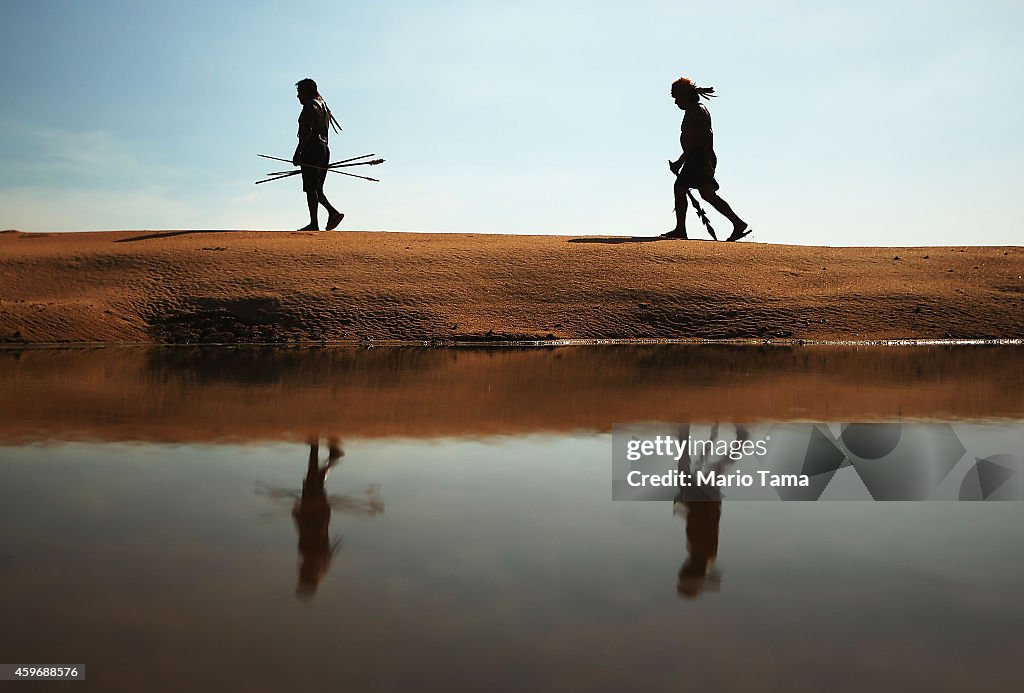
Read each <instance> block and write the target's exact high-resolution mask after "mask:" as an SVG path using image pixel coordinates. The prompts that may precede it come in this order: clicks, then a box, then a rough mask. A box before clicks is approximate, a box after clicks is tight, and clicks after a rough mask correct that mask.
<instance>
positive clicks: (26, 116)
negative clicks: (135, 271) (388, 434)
mask: <svg viewBox="0 0 1024 693" xmlns="http://www.w3.org/2000/svg"><path fill="white" fill-rule="evenodd" d="M306 6H307V7H308V10H305V11H302V12H300V11H299V10H298V9H296V6H295V5H294V4H291V3H283V2H282V3H253V2H216V3H209V2H201V3H200V2H176V3H168V2H148V1H142V0H134V1H131V2H113V1H108V0H93V1H90V2H82V1H78V2H57V1H53V0H35V1H33V2H27V1H26V2H17V1H14V0H4V1H3V4H2V5H0V61H2V65H3V68H2V69H3V73H2V89H3V94H4V98H3V100H2V101H0V152H2V154H0V161H2V163H3V166H2V168H0V228H18V229H22V230H26V231H50V230H77V229H87V230H93V229H97V230H99V229H172V228H250V229H294V228H297V227H299V226H302V225H303V224H304V223H305V217H306V213H305V206H304V204H305V201H304V197H303V194H302V192H301V186H300V183H299V181H298V180H297V178H291V179H288V180H287V181H282V182H272V183H266V184H263V185H259V186H255V185H253V182H254V181H256V180H258V179H260V178H262V177H263V175H262V174H264V173H266V172H268V171H273V170H280V168H288V166H287V164H282V165H281V166H280V167H278V166H277V165H275V164H273V163H272V162H266V161H264V160H261V159H258V158H257V157H256V154H257V153H266V154H272V155H277V156H282V157H290V155H291V152H292V150H293V149H294V145H295V128H296V122H295V121H296V118H297V117H298V109H299V106H298V102H297V101H296V100H295V97H294V86H293V85H294V83H295V82H296V81H297V80H298V79H300V78H302V77H306V76H310V77H313V78H314V79H316V80H317V81H318V82H319V84H320V87H321V92H322V93H323V94H324V96H325V98H326V99H327V101H328V103H329V104H330V105H331V107H332V109H333V110H334V112H335V115H336V116H337V117H338V119H339V120H340V121H341V123H342V126H343V127H344V132H343V133H341V135H335V136H333V137H332V142H331V149H332V154H333V157H332V158H333V159H335V160H337V159H341V158H344V157H346V156H353V155H358V154H365V153H371V152H372V153H376V154H378V155H379V156H382V157H384V158H386V159H387V160H388V162H387V164H385V165H384V166H379V167H376V168H373V169H366V171H367V172H373V173H372V174H373V175H377V177H379V178H381V179H382V182H381V183H368V182H364V181H358V180H353V179H348V178H344V177H342V176H334V175H332V176H331V178H330V180H329V182H328V186H327V193H328V195H329V197H330V198H331V200H332V201H333V202H334V203H335V205H336V206H338V207H339V208H341V209H342V210H343V211H345V212H346V213H347V214H348V217H347V218H346V221H345V224H344V226H343V227H342V228H349V229H382V230H396V231H398V230H402V231H460V232H504V233H544V234H547V233H563V234H625V235H653V234H656V233H660V232H662V231H665V230H668V229H669V228H670V227H671V226H672V225H673V216H672V178H671V175H670V174H669V173H668V170H667V164H666V161H667V159H669V158H670V157H673V158H674V157H676V156H677V155H678V128H679V121H680V119H681V115H682V114H681V112H680V111H678V110H677V109H676V108H675V106H674V105H673V103H672V101H671V100H670V99H669V96H668V88H669V84H670V83H671V81H672V80H673V79H675V78H676V77H678V76H680V75H684V74H685V75H689V76H691V77H693V78H694V79H695V80H696V81H697V83H698V84H700V85H711V86H714V87H715V88H716V90H717V91H718V93H719V94H720V97H719V98H717V99H715V100H713V101H712V102H711V103H710V108H711V113H712V116H713V117H714V124H715V137H716V150H717V153H718V158H719V170H718V179H719V182H720V183H721V184H722V190H721V193H722V195H723V196H724V197H725V198H726V199H727V200H729V201H730V202H731V203H732V204H733V206H734V207H735V208H736V210H737V211H738V212H739V213H740V214H741V215H742V216H744V217H745V218H747V219H748V220H749V221H750V223H751V225H752V226H753V227H754V228H755V230H756V231H757V234H756V235H755V237H754V239H755V240H761V241H769V242H778V243H802V244H825V245H925V244H1020V242H1021V237H1022V235H1021V230H1020V216H1021V215H1020V212H1021V209H1022V204H1021V202H1020V201H1019V200H1020V197H1019V190H1020V189H1021V187H1022V184H1024V176H1022V174H1021V170H1022V165H1021V164H1022V161H1024V147H1022V145H1021V137H1020V136H1019V134H1018V132H1017V130H1018V129H1019V128H1020V127H1021V125H1020V124H1021V123H1022V122H1024V107H1022V106H1024V96H1022V86H1024V77H1022V76H1021V70H1022V68H1024V59H1022V58H1024V50H1022V49H1021V47H1020V41H1019V37H1020V34H1021V30H1022V28H1024V2H1020V1H1019V0H999V1H994V0H988V1H985V0H982V1H981V2H925V1H921V2H911V1H905V0H888V1H886V2H875V1H874V0H870V1H862V2H856V3H849V2H797V1H787V0H776V1H775V2H770V3H769V2H760V1H756V2H755V1H738V0H737V1H734V2H729V1H721V0H718V1H708V2H704V1H701V2H684V1H680V0H675V1H672V2H660V1H650V2H648V1H646V0H636V1H634V2H615V3H611V2H600V1H595V0H590V1H585V2H576V1H575V0H566V1H563V2H533V1H529V0H528V1H526V2H515V3H507V2H459V1H454V2H424V1H422V0H420V1H418V2H405V1H391V2H379V3H374V2H315V3H309V4H308V5H306ZM711 214H712V219H713V220H714V221H716V222H717V224H716V225H717V226H718V228H719V229H720V230H722V231H725V230H726V229H727V227H728V223H727V222H726V221H725V220H724V219H722V218H721V217H718V216H717V215H716V214H715V212H713V211H712V212H711ZM322 216H325V215H323V214H322ZM321 223H323V221H322V222H321ZM690 225H691V228H692V229H694V230H696V229H697V228H698V227H697V221H696V219H695V218H693V217H692V216H691V220H690Z"/></svg>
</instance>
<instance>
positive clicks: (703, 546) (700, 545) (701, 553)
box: [676, 500, 722, 599]
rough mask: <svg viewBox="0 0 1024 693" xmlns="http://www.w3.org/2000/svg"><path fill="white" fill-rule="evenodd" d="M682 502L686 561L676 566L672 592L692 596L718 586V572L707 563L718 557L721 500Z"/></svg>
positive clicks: (692, 597) (710, 563) (694, 596)
mask: <svg viewBox="0 0 1024 693" xmlns="http://www.w3.org/2000/svg"><path fill="white" fill-rule="evenodd" d="M682 505H683V507H684V508H685V513H686V560H685V561H684V562H683V566H682V567H681V568H680V569H679V581H678V582H677V583H676V594H678V595H679V596H680V597H686V598H689V599H694V598H696V597H697V596H698V595H700V593H701V592H702V591H703V590H704V589H705V588H706V587H708V586H710V587H712V588H714V589H717V588H718V575H717V573H715V572H714V571H712V570H711V566H712V565H713V564H714V562H715V558H717V557H718V523H719V520H721V518H722V501H710V500H705V501H683V502H682ZM706 583H707V584H706Z"/></svg>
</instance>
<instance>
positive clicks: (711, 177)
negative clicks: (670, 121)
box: [662, 77, 750, 241]
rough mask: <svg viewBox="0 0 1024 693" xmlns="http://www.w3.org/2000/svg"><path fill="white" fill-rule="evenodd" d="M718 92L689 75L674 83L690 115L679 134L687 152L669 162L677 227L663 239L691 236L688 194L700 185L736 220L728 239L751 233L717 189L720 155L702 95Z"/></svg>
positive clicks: (679, 103) (674, 93)
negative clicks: (674, 178) (690, 77)
mask: <svg viewBox="0 0 1024 693" xmlns="http://www.w3.org/2000/svg"><path fill="white" fill-rule="evenodd" d="M714 91H715V90H714V88H713V87H698V86H696V85H695V84H694V83H693V80H691V79H689V78H687V77H680V78H679V79H677V80H676V81H675V82H673V83H672V91H671V94H672V99H673V100H674V101H675V102H676V106H678V107H679V108H680V109H681V110H683V111H685V112H686V114H685V115H684V116H683V124H682V126H681V128H680V133H679V144H680V145H682V148H683V153H682V155H681V156H680V157H679V158H678V159H676V160H675V161H669V162H668V167H669V170H670V171H672V173H674V174H675V175H676V183H675V198H676V227H675V228H674V229H672V230H671V231H669V232H668V233H666V234H662V238H679V239H685V238H687V236H686V197H687V192H688V191H689V189H691V188H696V189H697V191H698V192H699V193H700V196H701V197H702V198H703V199H705V200H707V202H708V204H710V205H711V206H712V207H714V208H715V209H717V210H718V211H719V212H721V213H722V215H724V216H725V217H726V218H727V219H728V220H729V221H731V222H732V235H731V236H729V238H727V239H726V240H729V241H738V240H739V239H741V238H743V237H744V236H746V235H748V234H749V233H750V231H749V230H748V228H747V222H745V221H743V220H742V219H740V218H739V216H738V215H737V214H736V212H734V211H732V207H730V206H729V203H728V202H726V201H725V200H723V199H722V198H721V197H719V195H718V192H717V190H718V188H719V185H718V181H716V180H715V167H716V166H717V164H718V157H716V156H715V149H714V133H713V131H712V129H711V114H710V113H709V112H708V109H707V108H706V107H705V106H704V105H703V104H701V103H700V100H701V98H702V97H703V98H705V99H707V98H710V97H712V96H714ZM698 211H699V210H698Z"/></svg>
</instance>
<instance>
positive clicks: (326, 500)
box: [261, 438, 384, 600]
mask: <svg viewBox="0 0 1024 693" xmlns="http://www.w3.org/2000/svg"><path fill="white" fill-rule="evenodd" d="M308 443H309V461H308V463H307V465H306V477H305V479H303V481H302V493H301V494H295V493H294V492H293V491H287V490H282V489H265V490H262V491H261V492H262V493H265V494H266V495H269V496H272V497H276V498H290V499H294V500H295V504H294V506H293V507H292V518H293V519H294V520H295V527H296V529H297V530H298V532H299V557H300V558H299V582H298V585H297V586H296V588H295V596H297V597H298V598H299V599H302V600H309V599H312V598H313V595H314V594H316V590H317V588H318V587H319V586H320V581H321V580H323V578H324V575H326V574H327V569H328V568H329V567H330V565H331V559H333V558H334V554H336V553H337V552H338V549H339V548H340V547H341V539H337V540H335V541H333V542H332V541H331V535H330V524H331V510H332V508H333V509H334V510H337V511H338V512H341V513H347V514H351V515H363V516H370V517H373V516H374V515H376V514H377V513H382V512H384V502H383V501H382V500H381V499H380V493H379V489H378V487H377V486H374V485H371V486H369V487H368V488H367V489H366V491H365V493H364V497H358V496H354V495H347V494H346V495H330V496H328V495H327V488H326V482H327V474H328V473H329V472H330V471H331V469H333V468H334V467H335V465H337V464H338V462H340V461H341V458H342V457H344V456H345V451H344V450H342V448H341V442H340V441H339V440H338V439H337V438H328V441H327V450H328V453H327V461H326V463H325V464H324V466H322V467H321V466H320V441H319V439H316V438H311V439H310V440H309V441H308Z"/></svg>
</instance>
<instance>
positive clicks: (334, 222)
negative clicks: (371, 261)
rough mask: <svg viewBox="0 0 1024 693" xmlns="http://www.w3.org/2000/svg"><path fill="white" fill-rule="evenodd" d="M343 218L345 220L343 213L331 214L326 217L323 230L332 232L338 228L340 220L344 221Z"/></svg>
mask: <svg viewBox="0 0 1024 693" xmlns="http://www.w3.org/2000/svg"><path fill="white" fill-rule="evenodd" d="M344 218H345V213H344V212H338V213H337V214H332V215H331V216H329V217H327V226H326V227H324V228H326V229H327V230H328V231H333V230H334V229H336V228H338V224H340V223H341V220H342V219H344Z"/></svg>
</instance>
